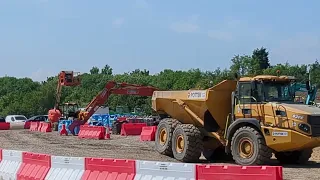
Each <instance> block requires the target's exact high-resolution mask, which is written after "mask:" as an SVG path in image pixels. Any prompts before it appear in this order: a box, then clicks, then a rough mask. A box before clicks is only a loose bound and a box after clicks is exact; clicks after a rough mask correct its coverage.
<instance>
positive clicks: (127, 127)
mask: <svg viewBox="0 0 320 180" xmlns="http://www.w3.org/2000/svg"><path fill="white" fill-rule="evenodd" d="M145 126H147V123H124V124H122V126H121V133H120V134H121V136H128V135H140V134H141V131H142V128H143V127H145Z"/></svg>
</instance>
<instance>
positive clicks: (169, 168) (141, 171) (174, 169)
mask: <svg viewBox="0 0 320 180" xmlns="http://www.w3.org/2000/svg"><path fill="white" fill-rule="evenodd" d="M195 170H196V168H195V164H187V163H170V162H153V161H136V176H135V178H134V180H144V179H184V180H194V179H195V178H194V177H195V174H196V172H195ZM213 179H214V178H213Z"/></svg>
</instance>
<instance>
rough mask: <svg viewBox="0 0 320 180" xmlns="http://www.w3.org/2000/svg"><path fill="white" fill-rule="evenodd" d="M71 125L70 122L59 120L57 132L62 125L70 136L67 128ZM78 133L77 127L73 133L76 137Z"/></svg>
mask: <svg viewBox="0 0 320 180" xmlns="http://www.w3.org/2000/svg"><path fill="white" fill-rule="evenodd" d="M71 123H72V120H60V121H59V124H58V132H60V131H61V129H62V125H63V124H64V125H65V126H66V129H67V132H68V134H71V132H70V130H69V126H70V124H71ZM79 131H80V129H79V127H76V128H75V129H74V132H75V134H76V135H78V133H79Z"/></svg>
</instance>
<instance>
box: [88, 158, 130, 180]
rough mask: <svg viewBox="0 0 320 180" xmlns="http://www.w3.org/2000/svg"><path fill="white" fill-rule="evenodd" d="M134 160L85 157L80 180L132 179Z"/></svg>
mask: <svg viewBox="0 0 320 180" xmlns="http://www.w3.org/2000/svg"><path fill="white" fill-rule="evenodd" d="M135 174H136V165H135V160H122V159H104V158H85V172H84V174H83V176H82V180H95V179H106V180H134V177H135Z"/></svg>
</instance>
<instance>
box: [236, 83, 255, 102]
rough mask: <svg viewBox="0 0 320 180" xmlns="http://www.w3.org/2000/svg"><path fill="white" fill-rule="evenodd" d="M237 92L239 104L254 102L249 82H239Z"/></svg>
mask: <svg viewBox="0 0 320 180" xmlns="http://www.w3.org/2000/svg"><path fill="white" fill-rule="evenodd" d="M239 92H240V93H239V95H240V96H239V101H240V103H241V104H243V103H251V102H254V100H253V99H252V91H251V83H240V84H239Z"/></svg>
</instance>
